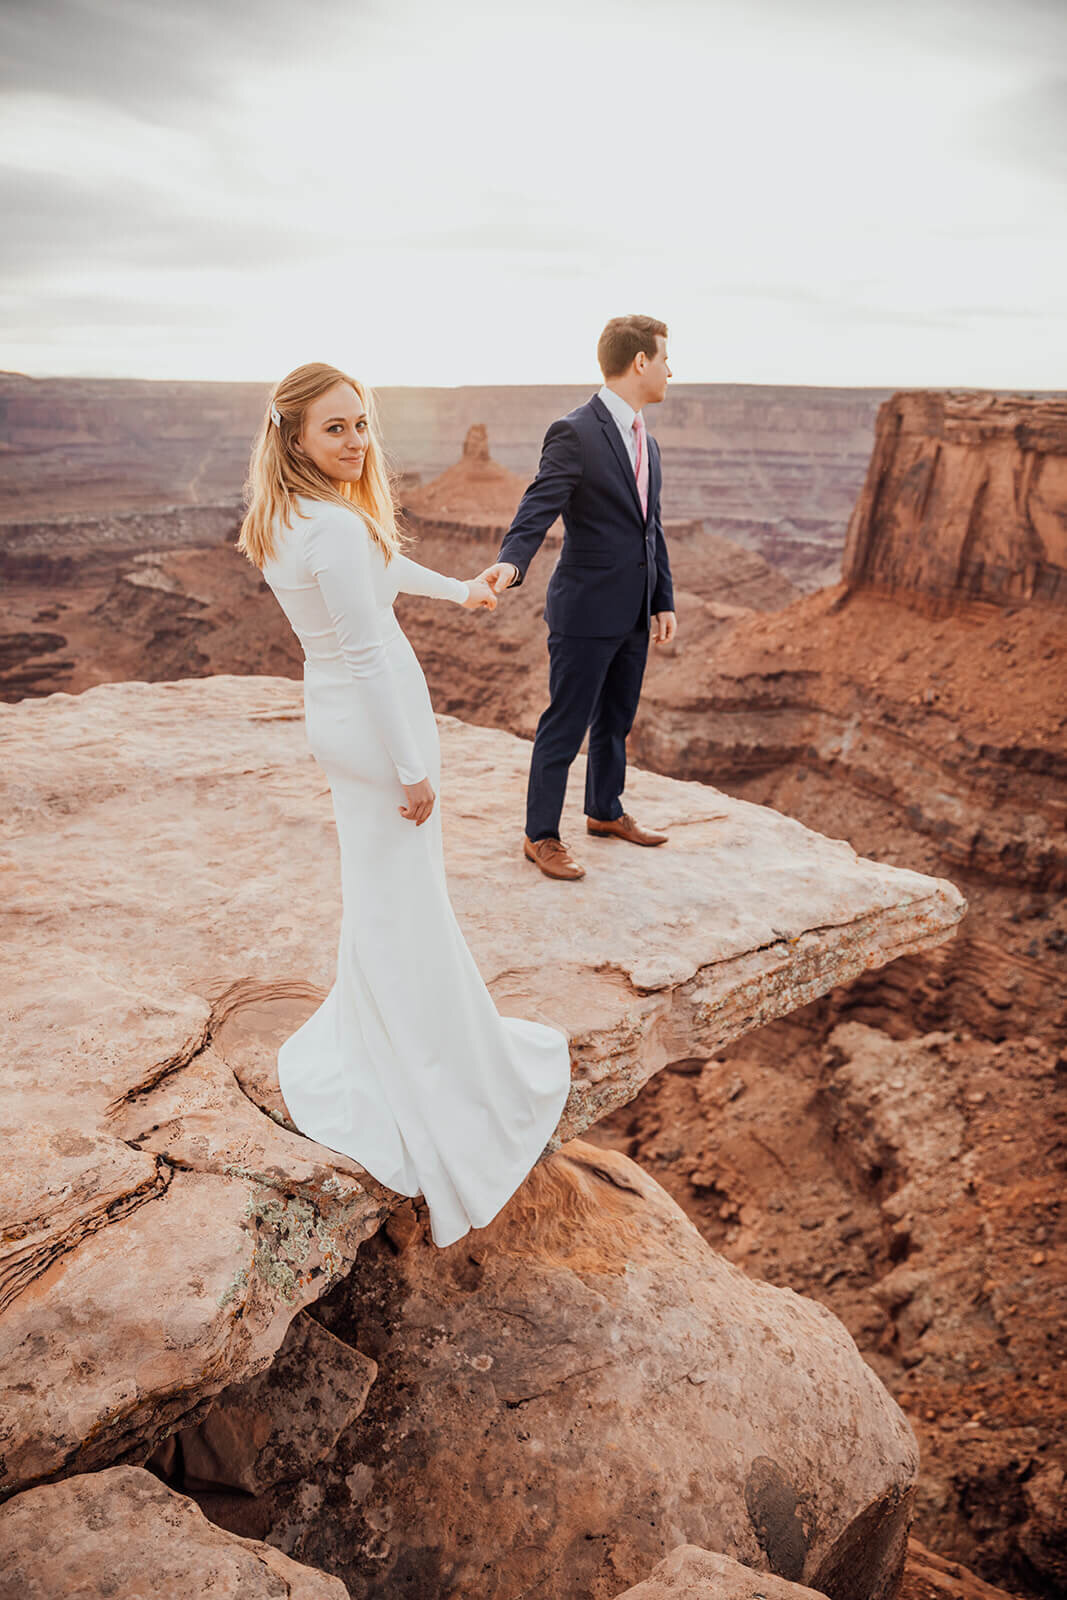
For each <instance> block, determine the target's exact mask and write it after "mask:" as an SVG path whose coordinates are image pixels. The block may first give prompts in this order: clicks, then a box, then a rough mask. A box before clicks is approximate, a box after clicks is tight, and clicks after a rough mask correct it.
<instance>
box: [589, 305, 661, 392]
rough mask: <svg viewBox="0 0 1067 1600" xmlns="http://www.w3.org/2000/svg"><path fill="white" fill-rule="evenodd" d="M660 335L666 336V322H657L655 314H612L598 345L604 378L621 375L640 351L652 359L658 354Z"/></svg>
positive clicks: (619, 376) (597, 349)
mask: <svg viewBox="0 0 1067 1600" xmlns="http://www.w3.org/2000/svg"><path fill="white" fill-rule="evenodd" d="M657 334H659V335H660V337H661V338H664V339H665V338H666V337H667V324H666V323H665V322H657V321H656V319H655V317H612V319H611V321H610V322H609V323H608V325H607V327H606V328H605V329H604V332H603V333H602V334H601V335H600V338H599V340H598V341H597V347H596V358H597V361H598V362H599V363H600V370H601V372H602V373H603V374H604V376H605V378H621V377H622V375H623V373H624V372H628V371H629V370H630V365H631V363H632V361H633V359H634V356H636V355H637V354H638V352H639V351H641V350H643V351H644V353H645V355H646V356H648V357H649V359H651V358H652V356H654V355H655V354H656V335H657Z"/></svg>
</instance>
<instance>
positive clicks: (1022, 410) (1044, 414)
mask: <svg viewBox="0 0 1067 1600" xmlns="http://www.w3.org/2000/svg"><path fill="white" fill-rule="evenodd" d="M842 577H843V578H844V581H845V582H846V583H847V584H848V585H849V586H850V587H852V588H872V589H880V590H883V591H887V592H889V593H895V592H900V591H902V590H903V591H905V592H906V593H908V594H910V595H911V596H912V598H913V599H914V600H919V599H925V600H926V601H928V602H932V603H934V604H937V605H940V606H941V607H946V606H952V605H956V606H959V605H961V604H966V603H967V602H973V601H975V600H979V601H992V602H994V603H997V604H1001V605H1007V604H1013V603H1014V604H1018V603H1019V602H1020V601H1022V602H1031V601H1033V602H1037V603H1040V604H1046V605H1054V606H1057V607H1059V608H1063V607H1067V400H1064V399H1054V398H1051V397H1044V396H1043V397H1040V398H1037V397H1035V396H1032V395H1018V394H1016V395H995V394H988V393H981V392H979V393H972V394H967V393H959V394H956V393H951V392H950V393H939V392H938V391H936V390H930V389H920V390H914V391H911V392H904V393H902V394H895V395H894V396H893V398H892V399H891V400H887V401H885V403H884V404H883V405H882V406H881V407H880V409H879V412H878V422H877V427H876V431H875V442H874V451H873V454H872V456H871V462H870V466H869V468H868V471H867V481H866V483H865V484H864V487H863V490H862V492H861V494H860V497H859V499H858V501H857V502H856V507H855V510H854V511H853V513H852V519H851V521H850V522H849V528H848V543H847V545H846V547H845V556H844V561H843V563H842Z"/></svg>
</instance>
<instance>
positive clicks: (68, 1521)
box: [0, 1467, 348, 1600]
mask: <svg viewBox="0 0 1067 1600" xmlns="http://www.w3.org/2000/svg"><path fill="white" fill-rule="evenodd" d="M201 1595H210V1596H211V1597H212V1600H216V1597H217V1600H282V1597H283V1596H285V1597H286V1600H348V1591H347V1590H346V1588H345V1586H344V1584H342V1583H339V1582H338V1580H337V1579H336V1578H331V1577H329V1576H328V1575H327V1574H326V1573H323V1572H314V1571H312V1570H311V1569H310V1568H309V1567H304V1566H301V1565H300V1564H299V1563H298V1562H296V1561H291V1560H290V1559H289V1557H288V1556H285V1555H283V1554H282V1553H281V1551H280V1550H276V1549H274V1548H273V1547H272V1546H271V1545H269V1544H262V1543H261V1542H260V1541H259V1540H256V1539H241V1538H238V1537H237V1536H236V1535H234V1534H232V1533H227V1532H225V1531H224V1530H223V1529H222V1528H219V1527H217V1526H216V1525H215V1524H214V1523H212V1522H209V1521H208V1519H207V1518H206V1517H205V1516H204V1515H203V1513H202V1512H201V1511H200V1510H199V1508H198V1507H197V1506H196V1505H194V1504H193V1502H192V1501H191V1500H189V1499H187V1498H186V1497H185V1496H184V1495H180V1494H174V1493H173V1492H172V1491H171V1490H170V1489H168V1488H167V1487H166V1486H165V1485H164V1484H162V1483H160V1482H159V1479H158V1478H155V1477H153V1476H152V1474H151V1473H150V1472H143V1471H142V1470H141V1469H140V1468H138V1467H108V1468H105V1470H104V1471H103V1472H93V1473H88V1474H86V1475H82V1476H78V1477H74V1478H66V1479H64V1481H63V1482H62V1483H57V1484H47V1485H42V1486H41V1487H40V1488H37V1489H29V1490H27V1491H26V1493H25V1494H20V1495H17V1496H16V1497H15V1499H14V1500H9V1501H8V1502H7V1504H6V1505H4V1506H0V1596H2V1597H3V1600H60V1597H61V1596H62V1597H68V1600H69V1597H74V1596H76V1597H77V1600H194V1597H199V1596H201Z"/></svg>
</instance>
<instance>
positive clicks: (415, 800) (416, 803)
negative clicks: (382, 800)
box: [396, 778, 436, 828]
mask: <svg viewBox="0 0 1067 1600" xmlns="http://www.w3.org/2000/svg"><path fill="white" fill-rule="evenodd" d="M402 788H403V790H404V793H405V795H406V796H407V802H408V803H407V805H406V806H397V808H396V809H397V810H398V811H399V812H400V815H401V816H402V817H406V818H407V820H408V821H409V822H413V823H414V824H415V826H416V827H417V828H421V827H422V825H423V823H424V822H428V821H429V819H430V815H431V813H432V811H433V803H434V800H435V799H436V796H435V794H434V792H433V784H432V783H431V782H430V780H429V778H423V780H422V782H421V783H405V784H403V785H402Z"/></svg>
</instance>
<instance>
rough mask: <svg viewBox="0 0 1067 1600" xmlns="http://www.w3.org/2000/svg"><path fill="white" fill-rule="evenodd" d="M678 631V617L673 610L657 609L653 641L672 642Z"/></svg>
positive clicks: (654, 618) (653, 621)
mask: <svg viewBox="0 0 1067 1600" xmlns="http://www.w3.org/2000/svg"><path fill="white" fill-rule="evenodd" d="M677 632H678V618H677V617H676V616H675V614H674V612H673V611H657V612H655V613H654V615H653V617H652V643H653V644H670V642H671V640H672V639H673V638H674V636H675V634H676V633H677Z"/></svg>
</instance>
